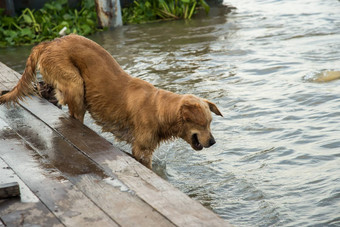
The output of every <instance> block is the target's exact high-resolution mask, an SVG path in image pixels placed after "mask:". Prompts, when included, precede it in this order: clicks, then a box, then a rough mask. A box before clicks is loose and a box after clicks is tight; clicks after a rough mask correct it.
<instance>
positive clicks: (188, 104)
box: [180, 95, 222, 150]
mask: <svg viewBox="0 0 340 227" xmlns="http://www.w3.org/2000/svg"><path fill="white" fill-rule="evenodd" d="M211 112H213V113H215V114H216V115H220V116H222V114H221V112H220V111H219V110H218V108H217V107H216V105H215V104H214V103H212V102H210V101H208V100H205V99H201V98H198V97H196V96H193V95H185V96H184V98H183V100H182V103H181V107H180V116H181V119H182V122H183V127H182V133H181V136H180V137H181V138H182V139H184V140H185V141H186V142H187V143H189V144H190V145H191V147H192V148H193V149H194V150H202V149H203V147H206V148H207V147H210V146H212V145H213V144H215V143H216V142H215V139H214V137H213V135H212V134H211V131H210V123H211V121H212V116H211Z"/></svg>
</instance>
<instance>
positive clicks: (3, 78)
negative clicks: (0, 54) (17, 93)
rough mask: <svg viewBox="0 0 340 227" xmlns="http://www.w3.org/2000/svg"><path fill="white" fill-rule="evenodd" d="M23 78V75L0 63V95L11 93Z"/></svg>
mask: <svg viewBox="0 0 340 227" xmlns="http://www.w3.org/2000/svg"><path fill="white" fill-rule="evenodd" d="M20 78H21V75H20V74H19V73H17V72H15V71H13V70H12V69H10V68H9V67H7V66H6V65H5V64H3V63H2V62H0V94H1V92H3V91H10V90H11V89H12V88H13V87H14V86H15V85H16V84H17V83H18V80H19V79H20Z"/></svg>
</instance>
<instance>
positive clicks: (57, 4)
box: [0, 0, 98, 47]
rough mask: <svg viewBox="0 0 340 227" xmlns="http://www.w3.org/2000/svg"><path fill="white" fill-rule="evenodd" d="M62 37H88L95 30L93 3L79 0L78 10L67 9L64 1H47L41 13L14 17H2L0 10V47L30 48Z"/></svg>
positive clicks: (26, 13)
mask: <svg viewBox="0 0 340 227" xmlns="http://www.w3.org/2000/svg"><path fill="white" fill-rule="evenodd" d="M64 27H66V30H65V34H70V33H77V34H80V35H89V34H91V33H94V32H96V31H97V30H98V28H97V14H96V9H95V3H94V1H93V0H83V1H82V2H81V6H80V10H78V9H72V8H70V7H69V6H68V1H67V0H56V1H50V2H48V3H46V4H45V5H44V7H43V8H42V9H39V10H30V9H28V8H27V9H25V10H23V11H22V12H21V15H20V16H18V17H9V16H5V15H4V9H0V47H5V46H14V45H23V44H33V43H38V42H41V41H43V40H51V39H53V38H55V37H58V36H59V32H60V31H61V30H62V29H63V28H64Z"/></svg>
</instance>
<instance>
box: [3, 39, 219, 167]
mask: <svg viewBox="0 0 340 227" xmlns="http://www.w3.org/2000/svg"><path fill="white" fill-rule="evenodd" d="M37 69H39V70H40V72H41V74H42V76H43V79H44V81H45V82H46V83H47V84H50V85H52V86H53V87H54V88H55V90H56V97H57V99H58V101H59V104H61V105H66V104H67V105H68V107H69V112H70V115H71V116H72V117H74V118H76V119H78V120H79V121H81V122H83V119H84V114H85V111H86V110H88V111H89V112H90V114H91V116H92V117H93V119H94V120H95V121H96V123H97V124H98V125H100V126H102V128H103V131H107V132H112V133H113V134H114V135H115V136H116V138H117V139H119V140H122V141H126V142H128V143H131V144H132V154H133V156H134V157H135V158H136V159H137V160H138V161H140V162H141V163H142V164H144V165H145V166H147V167H148V168H151V167H152V153H153V151H154V150H155V149H156V147H157V146H158V145H159V144H160V142H161V141H164V140H169V139H172V138H178V137H180V138H182V139H184V140H185V141H186V142H188V143H189V144H190V145H191V147H192V148H193V149H195V150H201V149H203V147H210V146H211V145H213V144H214V143H215V139H214V137H213V136H212V134H211V132H210V122H211V120H212V117H211V113H210V111H212V112H214V113H215V114H217V115H220V116H222V114H221V113H220V111H219V110H218V108H217V107H216V105H215V104H213V103H212V102H209V101H208V100H205V99H201V98H198V97H196V96H194V95H179V94H175V93H172V92H169V91H165V90H161V89H157V88H155V87H154V86H153V85H151V84H150V83H148V82H145V81H143V80H140V79H138V78H134V77H131V76H130V75H128V74H127V73H126V72H124V71H123V69H122V68H121V67H120V66H119V65H118V63H117V62H116V61H115V60H114V58H113V57H112V56H111V55H110V54H109V53H108V52H107V51H105V50H104V49H103V48H102V47H101V46H99V45H98V44H96V43H95V42H93V41H91V40H89V39H87V38H84V37H82V36H78V35H69V36H65V37H63V38H58V39H55V40H53V41H51V42H43V43H41V44H39V45H37V46H36V47H34V48H33V49H32V52H31V54H30V56H29V57H28V60H27V63H26V68H25V71H24V73H23V75H22V78H21V79H20V81H19V82H18V84H17V85H16V86H15V87H14V88H13V90H12V91H10V92H9V93H7V94H5V95H3V96H1V97H0V104H4V103H11V102H18V99H20V100H21V99H23V98H24V96H26V95H30V94H32V92H33V85H32V83H33V81H35V79H36V75H35V74H36V70H37Z"/></svg>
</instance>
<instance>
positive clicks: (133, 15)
mask: <svg viewBox="0 0 340 227" xmlns="http://www.w3.org/2000/svg"><path fill="white" fill-rule="evenodd" d="M200 7H201V8H204V9H205V11H206V13H208V12H209V10H210V7H209V5H208V4H207V3H206V2H205V1H204V0H140V1H137V0H135V1H134V3H133V5H132V6H130V7H128V8H124V9H123V11H122V13H123V22H124V24H131V23H143V22H149V21H154V20H159V19H163V20H164V19H191V17H192V16H193V14H194V13H195V11H196V10H197V8H200Z"/></svg>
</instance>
